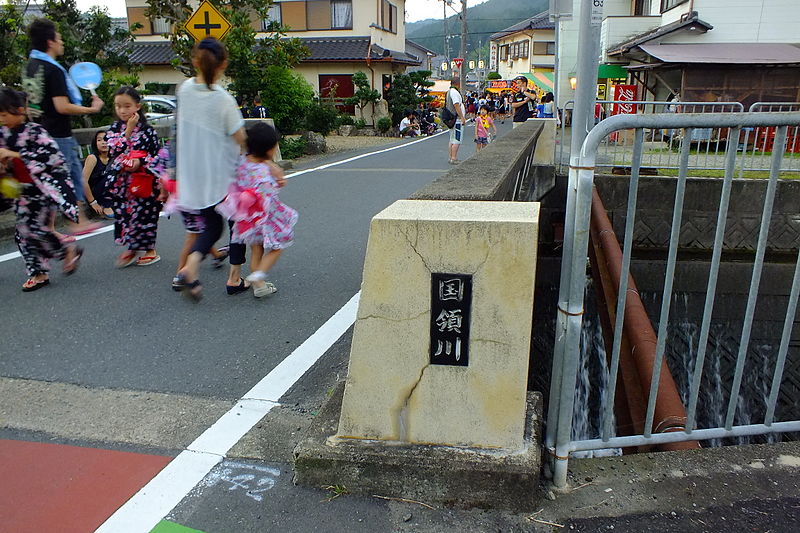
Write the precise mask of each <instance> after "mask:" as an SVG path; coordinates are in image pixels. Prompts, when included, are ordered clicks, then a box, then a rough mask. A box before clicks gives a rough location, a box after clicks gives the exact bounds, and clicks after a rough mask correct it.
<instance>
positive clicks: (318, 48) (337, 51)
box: [300, 37, 369, 61]
mask: <svg viewBox="0 0 800 533" xmlns="http://www.w3.org/2000/svg"><path fill="white" fill-rule="evenodd" d="M300 41H301V42H302V43H303V44H304V45H306V46H307V47H308V49H309V50H311V56H310V57H307V58H305V59H304V60H303V61H343V60H348V59H349V60H355V61H358V60H361V61H363V60H366V58H367V55H368V54H369V37H327V38H314V37H307V38H301V39H300Z"/></svg>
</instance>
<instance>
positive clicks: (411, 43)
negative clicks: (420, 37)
mask: <svg viewBox="0 0 800 533" xmlns="http://www.w3.org/2000/svg"><path fill="white" fill-rule="evenodd" d="M409 48H413V49H416V50H419V51H421V52H423V53H426V54H431V55H433V56H435V55H436V52H434V51H433V50H431V49H429V48H425V47H424V46H422V45H421V44H419V43H417V42H414V41H412V40H411V39H406V50H408V49H409Z"/></svg>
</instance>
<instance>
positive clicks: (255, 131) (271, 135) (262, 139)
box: [247, 122, 280, 158]
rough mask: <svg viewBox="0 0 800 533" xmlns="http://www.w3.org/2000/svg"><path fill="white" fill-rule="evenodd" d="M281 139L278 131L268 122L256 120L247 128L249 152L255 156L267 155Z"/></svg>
mask: <svg viewBox="0 0 800 533" xmlns="http://www.w3.org/2000/svg"><path fill="white" fill-rule="evenodd" d="M279 140H280V136H279V135H278V132H277V131H276V130H275V128H273V127H272V126H270V125H269V124H267V123H266V122H256V123H255V124H253V125H252V126H250V127H249V128H247V152H248V153H249V154H250V155H253V156H255V157H262V158H265V157H267V152H269V151H270V150H272V149H273V148H275V145H276V144H278V141H279Z"/></svg>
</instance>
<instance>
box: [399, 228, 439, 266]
mask: <svg viewBox="0 0 800 533" xmlns="http://www.w3.org/2000/svg"><path fill="white" fill-rule="evenodd" d="M414 232H415V235H414V242H411V237H410V236H409V235H408V232H405V231H402V233H403V235H404V236H405V238H406V242H408V245H409V246H410V247H411V249H412V250H414V253H415V254H417V256H418V257H419V258H420V260H421V261H422V264H423V265H425V268H426V269H427V270H428V272H433V270H432V269H431V267H430V266H429V265H428V262H427V261H425V258H424V257H422V254H420V253H419V252H418V251H417V244H419V220H414Z"/></svg>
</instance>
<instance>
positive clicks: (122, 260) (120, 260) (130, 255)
mask: <svg viewBox="0 0 800 533" xmlns="http://www.w3.org/2000/svg"><path fill="white" fill-rule="evenodd" d="M136 259H137V258H136V252H131V251H128V252H124V253H123V254H122V255H120V256H119V257H117V262H116V264H117V268H125V267H129V266H131V265H132V264H134V263H135V262H136Z"/></svg>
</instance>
